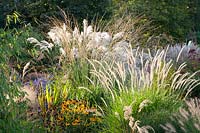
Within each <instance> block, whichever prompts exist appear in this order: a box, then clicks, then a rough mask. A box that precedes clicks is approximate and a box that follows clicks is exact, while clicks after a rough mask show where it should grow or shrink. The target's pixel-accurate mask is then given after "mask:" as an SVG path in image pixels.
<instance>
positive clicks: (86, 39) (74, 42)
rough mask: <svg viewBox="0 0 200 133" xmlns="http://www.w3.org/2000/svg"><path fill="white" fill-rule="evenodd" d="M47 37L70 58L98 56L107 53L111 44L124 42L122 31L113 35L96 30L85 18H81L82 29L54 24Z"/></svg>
mask: <svg viewBox="0 0 200 133" xmlns="http://www.w3.org/2000/svg"><path fill="white" fill-rule="evenodd" d="M48 35H49V38H50V39H51V40H52V41H53V43H54V44H57V45H59V46H61V47H62V48H63V49H64V51H65V53H66V54H67V55H68V57H69V58H70V59H71V60H72V59H73V58H78V57H81V58H82V57H89V58H99V57H102V56H104V55H106V54H105V53H108V51H110V50H109V49H110V48H111V47H112V46H113V42H115V43H116V44H117V45H118V44H119V43H120V44H121V43H124V41H122V39H123V36H124V35H125V33H124V32H119V33H116V34H114V35H113V36H112V35H111V34H110V33H108V32H100V31H96V29H94V28H93V26H92V25H88V21H87V20H86V19H84V20H83V30H82V31H80V30H79V28H78V27H77V26H75V27H74V29H73V30H72V28H71V27H70V26H67V25H66V24H65V23H63V25H62V26H61V24H59V25H56V26H55V27H53V28H52V29H51V30H50V31H49V32H48ZM125 45H126V43H125Z"/></svg>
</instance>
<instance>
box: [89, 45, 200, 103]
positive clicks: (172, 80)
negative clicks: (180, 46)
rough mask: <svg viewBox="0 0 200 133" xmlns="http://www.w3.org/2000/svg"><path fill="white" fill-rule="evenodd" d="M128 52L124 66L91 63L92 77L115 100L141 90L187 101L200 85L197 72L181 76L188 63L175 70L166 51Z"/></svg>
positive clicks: (97, 62)
mask: <svg viewBox="0 0 200 133" xmlns="http://www.w3.org/2000/svg"><path fill="white" fill-rule="evenodd" d="M126 51H127V52H126V53H127V54H126V56H125V57H124V58H125V59H124V61H123V62H121V61H116V60H112V62H111V60H109V61H97V60H89V62H90V63H91V65H92V70H91V74H92V75H94V76H95V77H97V78H98V81H99V84H100V85H101V86H103V88H105V89H106V90H107V91H109V92H110V94H111V96H112V98H113V100H114V99H115V95H116V90H117V91H119V92H123V91H127V92H130V91H132V92H134V91H135V90H140V89H152V91H154V92H155V93H159V92H160V91H164V92H165V93H166V94H169V95H171V94H174V93H175V92H176V93H178V95H177V98H180V97H184V98H185V97H186V96H187V95H188V94H189V93H190V92H191V91H192V90H193V88H195V87H196V86H197V85H198V84H200V82H199V80H196V79H194V78H193V77H194V76H195V74H196V73H197V72H196V73H193V74H190V73H184V74H181V73H182V69H183V68H184V67H185V66H186V64H185V63H183V64H181V65H180V66H179V67H178V69H177V70H175V69H174V68H173V62H172V60H170V61H167V60H166V54H167V50H161V51H157V52H156V54H155V55H154V56H153V55H152V54H151V52H150V50H149V53H148V54H147V53H144V52H143V51H142V50H139V49H138V50H132V48H130V49H127V50H126ZM147 55H148V56H147ZM184 92H186V94H184Z"/></svg>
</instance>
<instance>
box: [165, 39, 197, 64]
mask: <svg viewBox="0 0 200 133" xmlns="http://www.w3.org/2000/svg"><path fill="white" fill-rule="evenodd" d="M167 58H168V59H169V60H170V59H173V60H174V61H176V62H177V63H178V64H181V63H183V62H186V61H188V62H190V60H191V59H192V60H198V59H200V48H199V47H198V46H197V45H195V44H194V43H193V42H192V41H189V42H188V44H183V45H180V44H176V45H175V46H170V47H169V48H168V51H167Z"/></svg>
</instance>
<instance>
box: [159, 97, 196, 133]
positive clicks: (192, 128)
mask: <svg viewBox="0 0 200 133" xmlns="http://www.w3.org/2000/svg"><path fill="white" fill-rule="evenodd" d="M171 120H172V121H173V122H174V124H175V125H172V124H171V123H166V124H165V125H161V127H162V128H163V129H164V130H165V131H166V132H171V133H178V132H183V133H189V132H190V133H191V132H195V133H197V132H200V99H198V98H194V99H190V100H188V101H186V108H180V110H179V113H178V114H175V115H173V116H172V117H171ZM177 127H178V129H179V130H177Z"/></svg>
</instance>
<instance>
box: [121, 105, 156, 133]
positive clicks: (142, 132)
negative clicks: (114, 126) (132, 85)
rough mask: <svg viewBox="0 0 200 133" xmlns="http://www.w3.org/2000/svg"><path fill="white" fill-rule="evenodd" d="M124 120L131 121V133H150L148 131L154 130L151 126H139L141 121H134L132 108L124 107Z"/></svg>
mask: <svg viewBox="0 0 200 133" xmlns="http://www.w3.org/2000/svg"><path fill="white" fill-rule="evenodd" d="M123 111H124V119H125V120H129V127H130V128H131V132H133V133H135V132H138V133H148V132H149V131H148V130H152V131H154V130H153V128H152V127H151V126H142V127H140V126H139V123H140V121H139V120H136V121H135V120H134V118H133V117H132V107H131V106H124V109H123Z"/></svg>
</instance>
